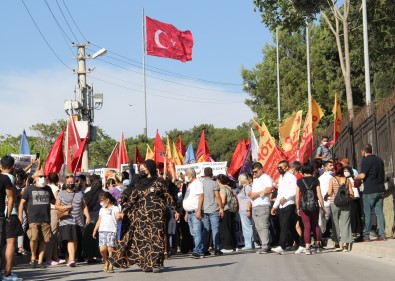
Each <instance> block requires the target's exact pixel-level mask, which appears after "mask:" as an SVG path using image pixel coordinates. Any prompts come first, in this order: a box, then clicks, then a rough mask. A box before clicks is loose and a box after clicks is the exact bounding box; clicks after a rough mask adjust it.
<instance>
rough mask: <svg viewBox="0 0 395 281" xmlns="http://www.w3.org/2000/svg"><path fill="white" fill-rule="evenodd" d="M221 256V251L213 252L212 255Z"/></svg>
mask: <svg viewBox="0 0 395 281" xmlns="http://www.w3.org/2000/svg"><path fill="white" fill-rule="evenodd" d="M223 254H224V253H222V252H221V251H215V253H214V255H215V256H222V255H223Z"/></svg>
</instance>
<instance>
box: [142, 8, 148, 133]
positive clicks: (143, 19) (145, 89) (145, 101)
mask: <svg viewBox="0 0 395 281" xmlns="http://www.w3.org/2000/svg"><path fill="white" fill-rule="evenodd" d="M142 21H143V32H142V33H143V80H144V83H143V84H144V116H145V127H144V135H145V137H146V138H147V137H148V135H147V134H148V133H147V132H148V131H147V130H148V128H147V127H148V124H147V123H148V121H147V82H146V81H147V79H146V76H145V52H146V49H145V46H146V38H145V15H144V8H143V9H142Z"/></svg>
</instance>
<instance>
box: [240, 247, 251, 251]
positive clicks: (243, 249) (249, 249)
mask: <svg viewBox="0 0 395 281" xmlns="http://www.w3.org/2000/svg"><path fill="white" fill-rule="evenodd" d="M240 250H242V251H251V250H253V248H252V247H243V248H241V249H240Z"/></svg>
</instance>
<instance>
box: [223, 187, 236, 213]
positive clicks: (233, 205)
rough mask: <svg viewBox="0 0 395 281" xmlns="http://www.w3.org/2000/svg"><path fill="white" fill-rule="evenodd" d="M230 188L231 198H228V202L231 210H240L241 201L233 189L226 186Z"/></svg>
mask: <svg viewBox="0 0 395 281" xmlns="http://www.w3.org/2000/svg"><path fill="white" fill-rule="evenodd" d="M225 188H226V189H227V190H229V193H230V198H227V199H226V204H227V205H228V206H229V211H231V212H232V213H236V212H237V211H238V210H239V201H238V200H237V197H236V195H234V194H233V192H232V190H231V189H230V188H228V187H225Z"/></svg>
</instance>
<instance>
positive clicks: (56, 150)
mask: <svg viewBox="0 0 395 281" xmlns="http://www.w3.org/2000/svg"><path fill="white" fill-rule="evenodd" d="M64 132H65V130H62V132H61V133H60V135H59V136H58V137H57V139H56V140H55V143H54V144H53V146H52V148H51V151H50V152H49V154H48V157H47V161H45V167H44V174H45V175H48V174H49V173H59V172H60V169H61V168H62V165H63V163H64V158H63V147H62V143H63V136H64Z"/></svg>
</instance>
